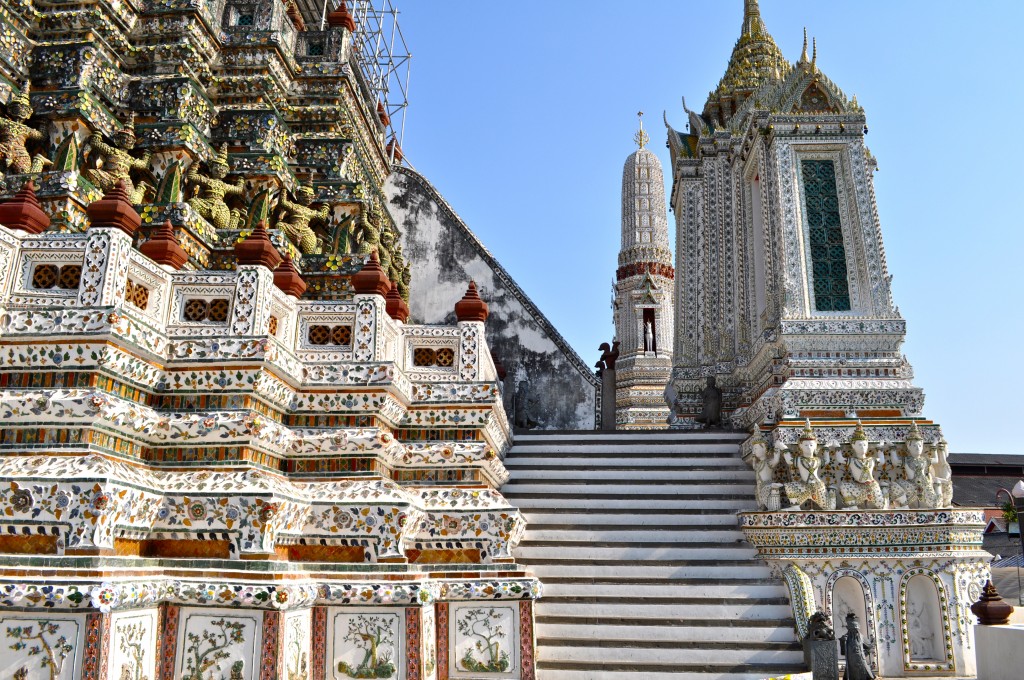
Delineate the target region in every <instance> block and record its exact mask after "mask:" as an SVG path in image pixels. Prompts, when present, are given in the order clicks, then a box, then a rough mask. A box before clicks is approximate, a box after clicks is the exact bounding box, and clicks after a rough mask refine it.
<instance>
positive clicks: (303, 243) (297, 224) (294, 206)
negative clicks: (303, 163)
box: [277, 184, 331, 255]
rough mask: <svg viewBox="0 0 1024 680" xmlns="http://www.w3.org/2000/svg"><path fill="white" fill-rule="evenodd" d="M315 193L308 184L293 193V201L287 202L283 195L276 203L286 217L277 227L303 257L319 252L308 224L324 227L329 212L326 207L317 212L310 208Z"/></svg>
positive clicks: (314, 234)
mask: <svg viewBox="0 0 1024 680" xmlns="http://www.w3.org/2000/svg"><path fill="white" fill-rule="evenodd" d="M314 195H315V192H314V191H313V187H312V186H310V185H309V184H303V185H302V186H300V187H299V189H298V191H296V192H295V201H289V200H288V198H287V197H286V196H284V195H282V196H281V199H280V200H279V201H278V203H277V205H278V207H279V208H281V209H283V210H284V211H286V212H287V215H286V216H285V217H283V218H282V219H281V220H280V221H279V222H278V225H277V226H278V227H279V228H280V229H281V230H282V231H284V233H285V235H286V236H287V237H288V238H289V239H290V240H291V242H292V243H294V244H295V246H296V247H297V248H298V249H299V251H301V252H302V253H303V254H304V255H310V254H315V253H318V252H319V251H320V246H319V244H318V242H317V237H316V232H314V231H313V229H312V227H310V224H313V223H319V224H323V225H326V224H327V219H328V217H330V214H331V211H330V208H328V207H327V206H326V205H325V206H323V207H322V208H320V209H319V210H317V209H315V208H310V207H309V204H310V203H312V202H313V196H314Z"/></svg>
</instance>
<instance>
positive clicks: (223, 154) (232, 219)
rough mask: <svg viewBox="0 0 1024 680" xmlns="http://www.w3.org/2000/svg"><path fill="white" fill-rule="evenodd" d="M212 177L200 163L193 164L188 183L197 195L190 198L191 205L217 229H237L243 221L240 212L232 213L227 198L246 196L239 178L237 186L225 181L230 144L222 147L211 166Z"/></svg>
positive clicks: (233, 211)
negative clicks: (202, 171)
mask: <svg viewBox="0 0 1024 680" xmlns="http://www.w3.org/2000/svg"><path fill="white" fill-rule="evenodd" d="M208 165H209V168H210V174H209V175H203V174H201V173H200V172H199V163H198V162H196V163H193V164H192V165H191V166H189V169H188V181H189V183H190V184H192V186H194V187H195V188H196V189H197V190H198V191H199V195H198V196H193V197H192V198H190V199H188V204H189V205H190V206H192V209H193V210H195V211H196V212H197V213H199V215H200V216H202V217H203V218H204V219H205V220H206V221H207V222H209V223H210V224H212V225H213V226H214V228H216V229H236V228H237V227H238V223H239V221H240V218H241V213H240V211H238V210H237V209H236V210H232V209H231V208H229V207H228V204H227V203H226V202H225V201H224V199H225V198H226V197H228V196H237V197H239V198H243V197H244V196H245V180H243V179H241V178H239V179H238V181H236V182H235V183H234V184H228V183H227V182H225V181H224V178H225V177H226V176H227V174H228V170H229V169H230V166H229V165H228V145H227V144H221V145H220V151H219V152H218V153H217V156H216V157H215V158H214V159H213V160H212V161H211V162H210V163H209V164H208Z"/></svg>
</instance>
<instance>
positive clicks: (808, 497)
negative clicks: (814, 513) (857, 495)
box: [784, 420, 829, 510]
mask: <svg viewBox="0 0 1024 680" xmlns="http://www.w3.org/2000/svg"><path fill="white" fill-rule="evenodd" d="M797 447H798V448H797V451H798V454H799V455H797V457H796V459H795V460H794V459H793V458H792V456H791V454H790V453H789V451H786V454H785V456H786V462H787V463H789V464H790V465H791V466H792V472H793V475H792V476H793V477H794V478H795V479H793V481H790V482H786V483H785V485H784V488H785V490H786V496H787V497H788V498H789V502H790V503H792V504H793V505H791V506H790V507H788V508H786V509H787V510H800V508H801V506H802V505H803V504H804V503H805V502H807V501H810V502H811V503H813V504H814V505H815V506H817V507H818V508H819V509H821V510H828V509H829V507H828V490H827V489H826V488H825V482H823V481H822V480H821V478H820V477H819V476H818V469H819V468H820V467H821V461H820V460H819V459H818V456H817V452H818V437H817V435H815V434H814V429H813V428H812V427H811V421H810V420H808V421H807V424H806V425H805V426H804V431H803V434H801V435H800V440H799V442H798V443H797Z"/></svg>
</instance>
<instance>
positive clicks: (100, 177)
mask: <svg viewBox="0 0 1024 680" xmlns="http://www.w3.org/2000/svg"><path fill="white" fill-rule="evenodd" d="M88 146H89V147H90V148H92V149H93V150H94V151H96V152H97V153H99V154H100V156H102V157H103V163H102V165H101V166H100V167H99V168H86V169H85V170H84V171H83V172H82V174H83V175H84V176H85V178H86V179H87V180H89V181H90V182H92V184H93V186H95V187H96V188H97V189H99V190H100V191H102V192H103V193H107V192H108V191H110V190H111V189H113V188H114V186H115V185H116V184H117V182H118V181H119V180H124V184H125V188H126V189H127V190H128V195H129V196H130V197H131V201H132V204H134V205H138V204H140V203H142V201H143V198H145V195H146V192H147V191H148V190H149V189H151V188H152V187H151V186H150V185H149V184H147V183H146V182H139V186H135V182H133V181H132V178H131V172H132V170H145V171H148V170H149V159H150V156H151V155H152V154H151V153H150V152H149V151H146V152H145V153H143V154H142V158H135V156H132V154H131V151H132V149H134V148H135V114H134V113H132V114H129V116H128V122H127V123H125V124H124V125H123V126H122V127H121V129H120V130H119V131H118V132H116V133H114V144H113V145H110V144H107V143H106V142H104V141H103V136H102V135H101V134H100V133H99V132H93V133H92V135H90V137H89V141H88Z"/></svg>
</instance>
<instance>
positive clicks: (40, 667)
mask: <svg viewBox="0 0 1024 680" xmlns="http://www.w3.org/2000/svg"><path fill="white" fill-rule="evenodd" d="M0 626H2V628H3V630H4V641H5V642H6V643H7V644H6V647H7V649H6V650H2V651H3V652H4V653H3V655H2V657H0V658H2V672H4V673H8V672H10V673H12V675H11V676H9V677H11V678H13V679H14V680H30V679H32V680H35V679H36V678H39V679H41V680H64V679H65V678H72V677H74V674H75V646H76V645H77V644H78V642H79V641H78V633H79V629H80V624H79V622H78V621H75V620H68V619H62V620H57V619H52V618H50V619H4V620H0ZM8 650H9V651H8ZM5 677H8V676H6V675H5Z"/></svg>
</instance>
